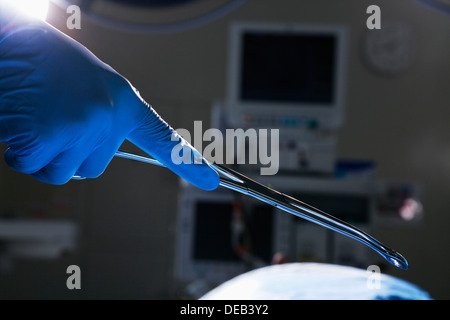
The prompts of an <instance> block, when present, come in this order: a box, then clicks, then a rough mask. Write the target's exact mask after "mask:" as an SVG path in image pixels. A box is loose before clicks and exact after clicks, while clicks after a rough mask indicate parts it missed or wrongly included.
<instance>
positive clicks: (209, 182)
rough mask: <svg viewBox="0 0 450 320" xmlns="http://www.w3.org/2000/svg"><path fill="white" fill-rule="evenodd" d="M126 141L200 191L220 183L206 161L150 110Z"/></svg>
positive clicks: (210, 188) (147, 108) (212, 187)
mask: <svg viewBox="0 0 450 320" xmlns="http://www.w3.org/2000/svg"><path fill="white" fill-rule="evenodd" d="M145 108H146V111H145V116H144V118H143V119H142V121H141V123H140V124H139V125H138V127H137V128H135V129H134V130H133V131H132V132H131V133H130V134H129V135H128V138H127V139H128V140H129V141H131V142H132V143H133V144H135V145H136V146H137V147H139V148H140V149H142V150H143V151H145V152H146V153H148V154H149V155H150V156H152V157H153V158H155V159H156V160H158V161H160V162H161V163H162V164H164V165H165V166H166V167H167V168H169V169H170V170H171V171H173V172H174V173H175V174H177V175H178V176H180V177H181V178H183V179H185V180H186V181H188V182H189V183H191V184H193V185H194V186H196V187H198V188H200V189H203V190H214V189H216V188H217V187H218V185H219V182H220V179H219V175H218V173H217V172H216V171H215V170H214V169H213V168H211V166H210V165H209V163H208V162H207V160H206V159H204V158H203V157H202V156H201V155H200V153H199V152H198V151H197V150H196V149H195V148H194V147H192V146H191V145H190V144H189V143H188V142H187V141H186V140H184V139H183V138H182V137H181V136H180V135H179V134H178V133H177V132H176V131H175V130H174V129H172V128H171V127H170V126H169V125H168V124H167V123H166V122H165V121H164V120H163V119H162V118H161V117H160V116H159V115H158V114H157V113H156V112H155V110H153V108H152V107H151V106H148V105H146V106H145Z"/></svg>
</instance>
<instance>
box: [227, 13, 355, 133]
mask: <svg viewBox="0 0 450 320" xmlns="http://www.w3.org/2000/svg"><path fill="white" fill-rule="evenodd" d="M228 56H229V60H228V61H229V63H228V84H227V97H226V101H225V106H226V107H227V112H228V114H227V119H228V120H229V122H230V123H231V125H233V126H235V127H253V128H254V127H266V128H269V127H276V128H283V127H289V128H301V127H305V128H310V127H313V128H315V129H332V130H336V129H339V127H340V126H342V124H343V120H344V106H345V87H346V64H347V63H346V60H347V29H346V27H344V26H332V25H303V24H289V23H264V22H262V23H258V22H235V23H233V24H232V25H231V28H230V43H229V53H228Z"/></svg>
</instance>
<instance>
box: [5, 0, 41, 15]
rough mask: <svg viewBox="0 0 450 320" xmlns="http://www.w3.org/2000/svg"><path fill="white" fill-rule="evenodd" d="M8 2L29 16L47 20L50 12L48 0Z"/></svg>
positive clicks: (12, 0)
mask: <svg viewBox="0 0 450 320" xmlns="http://www.w3.org/2000/svg"><path fill="white" fill-rule="evenodd" d="M8 3H9V4H10V5H12V6H13V7H15V8H17V9H19V10H20V11H22V12H24V13H26V14H27V15H29V16H32V17H35V18H39V19H41V20H45V19H46V18H47V12H48V0H9V1H8Z"/></svg>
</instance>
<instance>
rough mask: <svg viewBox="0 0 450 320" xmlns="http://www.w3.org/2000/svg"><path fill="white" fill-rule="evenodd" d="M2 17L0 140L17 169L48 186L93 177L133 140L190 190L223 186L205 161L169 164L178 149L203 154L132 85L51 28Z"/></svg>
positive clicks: (13, 15) (11, 14)
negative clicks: (181, 147)
mask: <svg viewBox="0 0 450 320" xmlns="http://www.w3.org/2000/svg"><path fill="white" fill-rule="evenodd" d="M0 4H1V2H0ZM2 9H3V10H2ZM0 10H2V12H1V13H0V141H4V142H5V143H6V144H7V145H8V147H9V148H8V150H7V151H6V153H5V160H6V162H7V164H8V165H9V166H10V167H11V168H12V169H14V170H17V171H20V172H22V173H26V174H30V175H31V176H33V177H34V178H36V179H38V180H40V181H43V182H47V183H50V184H64V183H66V182H67V181H69V180H70V179H71V178H72V176H74V175H79V176H83V177H87V178H95V177H98V176H99V175H100V174H101V173H102V172H103V171H104V170H105V169H106V167H107V165H108V164H109V162H110V161H111V159H112V158H113V156H114V154H115V152H116V151H117V150H118V148H119V147H120V145H121V144H122V143H123V142H124V140H125V139H128V140H130V141H131V142H132V143H134V144H135V145H136V146H138V147H139V148H141V149H142V150H143V151H145V152H146V153H148V154H149V155H151V156H152V157H154V158H155V159H157V160H159V161H160V162H162V163H163V164H164V165H165V166H167V167H168V168H169V169H171V170H172V171H173V172H174V173H176V174H177V175H179V176H180V177H182V178H184V179H185V180H187V181H188V182H190V183H192V184H193V185H195V186H197V187H199V188H201V189H204V190H212V189H215V188H216V187H217V186H218V184H219V176H218V174H217V172H216V171H215V170H213V169H212V168H211V167H210V166H209V164H208V163H207V162H206V160H205V159H204V158H202V157H201V156H200V159H201V161H200V162H201V163H200V164H199V163H198V161H192V162H191V163H189V162H187V163H183V162H182V163H181V164H176V163H174V162H173V161H172V150H173V148H174V147H175V146H180V145H181V144H182V145H185V146H187V147H188V148H189V149H190V151H191V155H192V157H194V155H196V156H197V157H198V156H199V153H198V151H196V150H195V149H194V148H193V147H192V146H190V145H189V144H188V143H187V142H186V141H184V140H183V139H182V138H181V137H180V136H179V135H177V134H176V132H175V131H174V130H173V129H172V128H171V127H170V126H169V125H168V124H167V123H166V122H164V121H163V120H162V119H161V118H160V117H159V116H158V114H157V113H156V112H155V110H153V108H152V107H151V106H149V105H148V104H147V103H146V102H145V101H144V100H143V99H142V98H141V97H140V96H139V94H138V93H137V91H136V90H135V89H134V88H133V86H132V85H131V84H130V83H129V82H128V81H127V79H125V78H124V77H123V76H121V75H120V74H118V73H117V72H116V71H115V70H113V69H112V68H111V67H110V66H108V65H106V64H105V63H103V62H102V61H100V60H99V59H98V58H97V57H95V56H94V55H93V54H92V53H91V52H90V51H89V50H87V49H86V48H85V47H84V46H82V45H81V44H80V43H78V42H76V41H75V40H73V39H71V38H69V37H68V36H66V35H64V34H63V33H61V32H60V31H58V30H56V29H55V28H53V27H51V26H50V25H48V24H47V23H45V22H43V21H37V20H30V19H29V18H25V17H23V16H21V15H20V14H17V13H15V12H12V11H8V10H6V9H5V8H4V7H3V8H0ZM174 137H175V139H174ZM184 151H185V152H186V149H184ZM177 163H178V162H177Z"/></svg>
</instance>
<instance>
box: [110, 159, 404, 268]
mask: <svg viewBox="0 0 450 320" xmlns="http://www.w3.org/2000/svg"><path fill="white" fill-rule="evenodd" d="M115 156H117V157H120V158H126V159H132V160H137V161H141V162H144V163H149V164H154V165H158V166H161V167H165V166H164V165H163V164H162V163H160V162H159V161H157V160H155V159H152V158H148V157H144V156H139V155H136V154H131V153H127V152H123V151H117V152H116V154H115ZM211 167H212V168H213V169H214V170H216V171H217V172H218V173H219V176H220V185H221V186H223V187H225V188H228V189H231V190H234V191H237V192H240V193H242V194H244V195H248V196H250V197H253V198H255V199H258V200H260V201H263V202H265V203H267V204H270V205H272V206H274V207H276V208H279V209H281V210H283V211H286V212H288V213H290V214H293V215H295V216H297V217H300V218H303V219H306V220H308V221H310V222H313V223H316V224H318V225H320V226H322V227H325V228H328V229H331V230H333V231H336V232H339V233H341V234H343V235H345V236H347V237H350V238H352V239H354V240H357V241H359V242H361V243H363V244H365V245H366V246H368V247H369V248H371V249H373V250H374V251H376V252H377V253H378V254H380V255H381V256H382V257H383V258H385V259H386V260H387V261H389V263H391V264H392V265H394V266H395V267H397V268H400V269H403V270H406V269H408V262H407V260H406V259H405V258H404V257H403V256H402V255H401V254H400V253H398V252H396V251H394V250H392V249H390V248H388V247H386V246H385V245H383V244H382V243H381V242H379V241H378V240H376V239H374V238H373V237H372V236H370V235H368V234H367V233H365V232H363V231H361V230H359V229H358V228H356V227H354V226H352V225H350V224H348V223H346V222H344V221H342V220H340V219H338V218H336V217H334V216H332V215H330V214H328V213H325V212H323V211H321V210H319V209H316V208H314V207H312V206H310V205H308V204H306V203H304V202H302V201H299V200H297V199H294V198H292V197H290V196H288V195H286V194H284V193H281V192H279V191H276V190H274V189H272V188H269V187H267V186H264V185H262V184H260V183H258V182H256V181H254V180H252V179H250V178H248V177H246V176H245V175H243V174H241V173H239V172H236V171H234V170H232V169H230V168H227V167H225V166H222V165H219V164H211Z"/></svg>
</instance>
